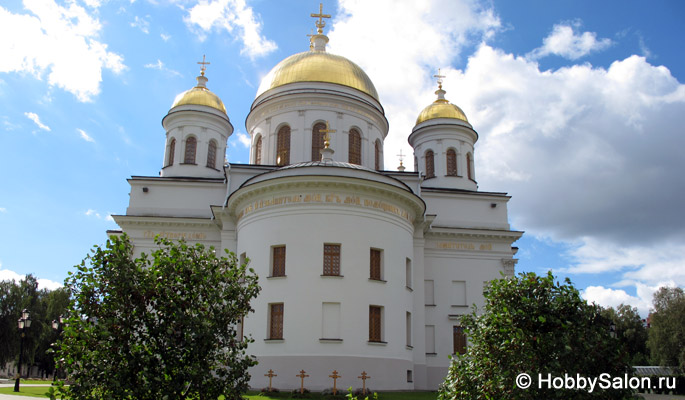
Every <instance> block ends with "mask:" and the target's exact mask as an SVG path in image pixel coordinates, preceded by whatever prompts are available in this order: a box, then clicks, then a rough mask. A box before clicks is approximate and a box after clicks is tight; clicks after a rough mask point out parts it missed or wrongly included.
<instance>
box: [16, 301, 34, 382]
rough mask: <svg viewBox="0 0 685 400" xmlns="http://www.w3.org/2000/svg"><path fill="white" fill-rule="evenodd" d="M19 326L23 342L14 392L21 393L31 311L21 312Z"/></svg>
mask: <svg viewBox="0 0 685 400" xmlns="http://www.w3.org/2000/svg"><path fill="white" fill-rule="evenodd" d="M17 325H18V326H19V331H20V332H21V341H20V344H19V365H18V366H17V380H16V381H15V382H14V391H15V392H18V391H19V381H20V380H21V357H22V356H23V355H24V336H26V334H25V331H26V329H28V328H30V327H31V313H29V310H27V309H24V311H22V312H21V318H19V321H17Z"/></svg>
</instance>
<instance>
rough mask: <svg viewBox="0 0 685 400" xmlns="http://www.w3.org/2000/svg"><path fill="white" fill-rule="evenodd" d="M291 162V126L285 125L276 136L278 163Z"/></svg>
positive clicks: (286, 163) (285, 163)
mask: <svg viewBox="0 0 685 400" xmlns="http://www.w3.org/2000/svg"><path fill="white" fill-rule="evenodd" d="M288 164H290V127H289V126H288V125H284V126H283V127H281V129H279V130H278V135H277V137H276V165H288Z"/></svg>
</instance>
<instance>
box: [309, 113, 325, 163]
mask: <svg viewBox="0 0 685 400" xmlns="http://www.w3.org/2000/svg"><path fill="white" fill-rule="evenodd" d="M325 129H326V124H324V123H323V122H319V123H317V124H316V125H314V127H313V128H312V161H321V150H323V137H324V133H323V132H321V130H325Z"/></svg>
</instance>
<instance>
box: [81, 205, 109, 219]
mask: <svg viewBox="0 0 685 400" xmlns="http://www.w3.org/2000/svg"><path fill="white" fill-rule="evenodd" d="M83 214H84V215H85V216H86V217H91V218H96V219H104V220H105V221H107V222H115V221H114V218H113V217H112V215H113V213H111V212H107V214H105V216H104V217H103V216H102V214H100V212H99V211H97V210H93V209H92V208H89V209H88V210H87V211H86V212H84V213H83Z"/></svg>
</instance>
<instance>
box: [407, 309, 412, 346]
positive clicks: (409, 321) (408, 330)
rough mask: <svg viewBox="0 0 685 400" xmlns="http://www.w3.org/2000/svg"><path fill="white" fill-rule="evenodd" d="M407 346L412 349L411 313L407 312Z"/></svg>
mask: <svg viewBox="0 0 685 400" xmlns="http://www.w3.org/2000/svg"><path fill="white" fill-rule="evenodd" d="M406 325H407V326H406V328H407V346H409V347H411V313H410V312H409V311H407V324H406Z"/></svg>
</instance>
